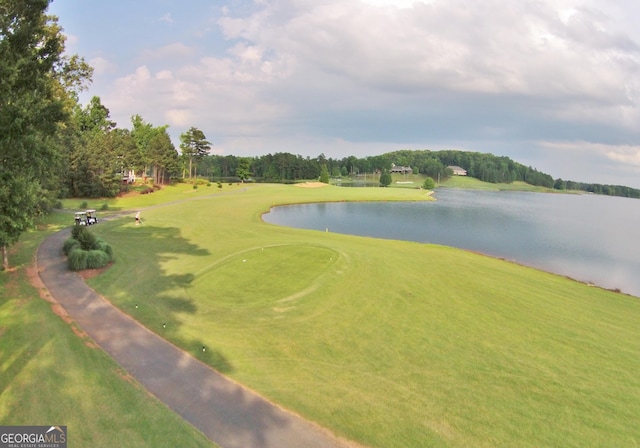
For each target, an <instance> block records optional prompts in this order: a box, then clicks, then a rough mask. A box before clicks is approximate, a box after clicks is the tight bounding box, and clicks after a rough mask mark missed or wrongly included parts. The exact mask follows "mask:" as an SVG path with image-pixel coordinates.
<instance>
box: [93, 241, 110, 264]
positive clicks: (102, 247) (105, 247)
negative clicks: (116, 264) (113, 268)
mask: <svg viewBox="0 0 640 448" xmlns="http://www.w3.org/2000/svg"><path fill="white" fill-rule="evenodd" d="M95 250H99V251H102V252H104V253H105V254H107V256H108V257H109V262H112V261H113V248H112V247H111V245H110V244H108V243H106V242H104V241H103V240H102V239H100V238H98V240H97V242H96V246H95Z"/></svg>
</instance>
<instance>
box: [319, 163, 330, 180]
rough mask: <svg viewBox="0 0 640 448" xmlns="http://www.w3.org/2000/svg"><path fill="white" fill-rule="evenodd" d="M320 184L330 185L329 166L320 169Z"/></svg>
mask: <svg viewBox="0 0 640 448" xmlns="http://www.w3.org/2000/svg"><path fill="white" fill-rule="evenodd" d="M320 182H322V183H323V184H328V183H329V170H328V169H327V165H324V164H323V165H322V167H320Z"/></svg>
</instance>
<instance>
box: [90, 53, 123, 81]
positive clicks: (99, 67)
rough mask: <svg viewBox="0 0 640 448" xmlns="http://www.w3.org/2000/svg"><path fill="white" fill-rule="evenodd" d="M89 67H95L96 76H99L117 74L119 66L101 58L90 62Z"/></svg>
mask: <svg viewBox="0 0 640 448" xmlns="http://www.w3.org/2000/svg"><path fill="white" fill-rule="evenodd" d="M89 65H90V66H91V67H93V69H94V74H95V75H97V76H100V75H105V74H109V73H115V72H116V70H117V69H118V66H117V65H116V64H115V63H113V62H111V61H109V60H107V59H105V58H103V57H101V56H98V57H96V58H93V59H91V60H89Z"/></svg>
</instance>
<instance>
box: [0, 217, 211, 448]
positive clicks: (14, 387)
mask: <svg viewBox="0 0 640 448" xmlns="http://www.w3.org/2000/svg"><path fill="white" fill-rule="evenodd" d="M72 224H73V215H70V214H68V213H55V214H53V215H50V216H49V217H48V218H47V220H46V222H42V223H40V224H39V226H38V227H39V229H38V231H33V232H28V233H26V234H23V235H22V236H21V238H20V242H19V243H18V244H17V245H15V246H13V247H12V249H11V253H10V260H11V264H12V266H13V268H12V270H11V271H8V272H6V271H3V272H0V425H2V426H9V425H11V426H31V425H66V426H67V431H68V443H69V446H70V447H71V446H78V447H80V446H91V447H114V446H118V447H132V448H133V447H141V446H154V447H167V448H173V447H178V446H179V447H187V446H188V447H191V446H193V447H211V446H214V445H213V444H212V443H211V442H210V441H209V440H208V439H207V438H206V437H205V436H204V435H203V434H201V433H200V432H198V431H197V430H196V429H194V428H193V427H192V426H191V425H189V424H188V423H186V422H185V421H184V420H183V419H182V418H180V417H179V416H177V415H176V414H175V413H173V412H172V411H170V410H169V409H168V408H167V407H166V406H165V405H164V404H163V403H160V402H159V401H158V400H157V399H156V398H155V397H153V396H151V395H150V394H149V393H148V392H147V391H146V390H144V388H143V387H142V386H140V385H139V384H138V383H137V382H136V381H135V380H134V379H133V378H132V377H131V376H130V375H129V374H128V373H127V372H125V371H124V370H123V369H122V368H121V367H120V366H118V365H117V364H116V363H115V361H113V360H112V359H111V358H110V357H109V356H108V355H107V354H106V353H105V352H104V351H102V350H101V349H99V348H97V347H96V346H95V345H93V343H92V342H91V340H90V339H88V338H87V337H86V336H82V333H81V332H80V331H79V329H78V327H77V326H76V325H75V324H74V323H72V322H68V321H66V320H63V319H62V318H61V317H60V315H59V313H60V310H59V308H57V307H56V306H54V305H52V304H51V303H49V302H48V301H45V300H42V299H41V298H40V295H41V294H44V290H43V289H42V287H38V288H36V287H34V286H33V285H32V283H31V281H30V278H33V277H34V276H36V275H37V274H36V271H35V267H34V266H33V263H34V256H35V252H36V249H37V247H38V245H39V244H40V242H41V241H42V240H43V239H44V238H45V237H46V236H47V235H49V234H51V233H52V232H54V231H58V230H61V229H62V228H63V227H68V226H69V225H72ZM100 225H102V224H100ZM61 250H62V248H61ZM25 446H26V445H25Z"/></svg>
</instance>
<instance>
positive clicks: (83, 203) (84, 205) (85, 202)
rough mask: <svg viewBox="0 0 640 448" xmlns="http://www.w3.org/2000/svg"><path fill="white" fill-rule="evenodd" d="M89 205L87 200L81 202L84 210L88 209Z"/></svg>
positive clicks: (81, 207)
mask: <svg viewBox="0 0 640 448" xmlns="http://www.w3.org/2000/svg"><path fill="white" fill-rule="evenodd" d="M88 207H89V205H88V204H87V201H82V202H81V203H80V209H82V210H84V209H86V208H88Z"/></svg>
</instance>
